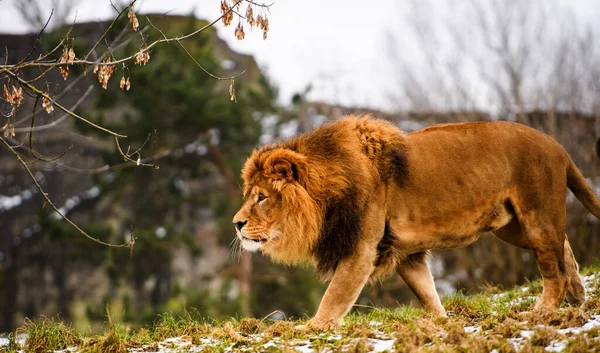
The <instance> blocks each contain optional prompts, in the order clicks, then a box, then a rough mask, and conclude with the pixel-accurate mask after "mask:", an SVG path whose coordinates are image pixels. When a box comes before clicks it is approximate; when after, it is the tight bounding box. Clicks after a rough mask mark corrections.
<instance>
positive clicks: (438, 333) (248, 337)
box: [0, 265, 600, 353]
mask: <svg viewBox="0 0 600 353" xmlns="http://www.w3.org/2000/svg"><path fill="white" fill-rule="evenodd" d="M582 275H583V279H584V282H585V286H586V290H587V302H586V303H585V304H584V305H583V306H582V307H581V308H575V307H569V306H567V305H566V304H565V305H564V306H563V307H562V308H561V309H560V310H558V311H556V312H552V313H546V314H539V313H532V312H529V311H528V310H530V309H531V308H532V307H533V304H534V303H535V300H536V297H537V296H538V295H539V294H540V292H541V284H540V282H531V283H529V284H528V285H525V286H521V287H516V288H513V289H511V290H507V291H501V290H499V289H498V288H496V287H492V286H490V287H488V288H485V289H484V292H485V293H482V294H477V295H473V296H465V295H463V294H456V295H452V296H448V297H445V298H444V299H443V300H442V302H443V304H444V306H445V307H446V309H447V310H448V318H434V317H431V316H429V315H428V314H427V313H425V312H424V311H422V310H420V309H415V308H412V307H406V306H399V307H398V308H396V309H378V308H371V309H370V310H369V311H368V312H367V313H352V314H350V315H349V316H348V317H346V320H345V324H344V325H343V326H342V327H339V328H337V329H335V330H333V331H331V332H326V333H325V332H306V331H302V330H298V329H296V326H297V325H300V324H303V323H306V319H304V320H286V321H272V320H270V319H269V318H264V319H262V320H260V319H253V318H243V319H240V320H235V319H231V320H227V321H222V322H218V321H211V320H207V319H198V318H196V317H195V315H194V313H190V314H189V315H187V316H186V317H180V318H175V317H173V316H171V315H169V314H165V315H162V316H161V317H159V318H158V319H157V321H156V323H155V324H154V325H153V326H152V327H148V328H141V329H137V330H131V329H129V328H127V327H125V326H123V325H120V324H117V323H112V322H110V321H111V320H110V319H109V323H107V329H106V331H105V332H103V333H101V334H97V335H87V336H85V335H81V334H79V333H77V332H75V331H74V330H72V329H71V328H69V327H68V326H67V325H65V324H64V323H62V322H60V321H59V320H54V319H47V318H43V319H37V320H35V321H27V322H25V324H24V326H23V327H21V328H19V329H18V330H17V331H16V332H15V333H13V334H11V335H9V336H6V337H1V338H0V353H4V352H18V351H25V352H47V351H54V352H58V351H60V352H64V353H66V352H69V351H71V352H118V353H119V352H123V353H125V352H130V353H141V352H297V351H299V352H336V351H345V352H383V351H390V352H468V353H476V352H493V353H504V352H563V351H564V352H600V265H598V266H595V267H590V268H586V269H584V270H583V271H582Z"/></svg>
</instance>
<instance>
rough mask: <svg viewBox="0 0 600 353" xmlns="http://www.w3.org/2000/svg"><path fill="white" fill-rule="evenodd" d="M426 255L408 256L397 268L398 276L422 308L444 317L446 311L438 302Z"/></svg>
mask: <svg viewBox="0 0 600 353" xmlns="http://www.w3.org/2000/svg"><path fill="white" fill-rule="evenodd" d="M426 257H427V256H426V253H425V252H420V253H416V254H412V255H409V256H408V258H407V259H405V260H404V261H403V262H401V263H400V265H399V266H398V270H397V271H398V274H399V275H400V277H402V279H403V280H404V282H406V285H408V287H409V288H410V289H411V290H412V291H413V293H415V295H416V296H417V298H419V301H420V302H421V305H423V308H424V309H425V310H427V311H429V312H431V313H433V314H435V315H439V316H445V315H446V310H445V309H444V307H443V306H442V303H441V302H440V297H439V296H438V293H437V291H436V290H435V284H434V283H433V276H432V275H431V271H430V270H429V266H428V265H427V259H426Z"/></svg>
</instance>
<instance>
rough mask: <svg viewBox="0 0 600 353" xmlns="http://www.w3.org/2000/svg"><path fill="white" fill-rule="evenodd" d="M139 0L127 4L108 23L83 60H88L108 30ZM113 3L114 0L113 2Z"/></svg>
mask: <svg viewBox="0 0 600 353" xmlns="http://www.w3.org/2000/svg"><path fill="white" fill-rule="evenodd" d="M136 1H137V0H133V1H132V2H131V3H130V4H129V5H127V6H126V7H125V8H124V9H123V10H122V11H121V12H119V14H118V15H117V17H115V19H114V20H113V21H112V22H111V23H110V25H108V27H107V28H106V31H104V33H103V34H102V36H101V37H100V39H98V40H97V41H96V43H95V44H94V46H93V47H92V49H90V51H89V52H88V53H87V54H86V55H85V56H84V57H83V60H87V58H88V57H89V56H90V54H92V52H93V51H94V50H95V49H96V47H97V46H98V44H100V42H102V40H103V39H104V37H106V35H108V32H110V30H111V29H112V27H113V26H114V24H115V23H116V22H117V21H118V20H119V18H121V16H122V15H123V14H124V13H125V11H127V10H129V9H130V8H131V7H132V6H133V4H135V2H136ZM111 5H112V2H111ZM113 7H114V5H113Z"/></svg>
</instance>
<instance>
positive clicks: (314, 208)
mask: <svg viewBox="0 0 600 353" xmlns="http://www.w3.org/2000/svg"><path fill="white" fill-rule="evenodd" d="M243 178H244V184H245V191H244V192H245V198H246V199H247V201H246V202H245V204H244V206H243V207H242V209H241V210H240V212H239V213H238V214H237V215H236V217H235V218H234V222H235V223H237V224H238V225H240V224H241V227H239V230H238V234H239V236H240V237H241V238H243V239H244V241H243V244H244V246H245V247H246V248H247V249H249V250H256V249H260V250H261V251H263V252H264V253H266V254H268V255H270V256H271V257H272V258H273V259H275V260H277V261H280V262H286V263H298V262H312V263H314V264H315V266H316V269H317V272H318V273H319V274H321V275H322V276H323V277H328V278H332V282H331V284H330V287H329V288H328V290H327V292H326V294H325V296H324V298H323V301H322V303H321V306H320V307H319V311H318V313H317V316H316V317H315V318H314V319H313V320H312V321H311V323H312V324H313V325H314V326H320V327H322V326H324V325H325V326H326V325H328V324H331V323H333V324H337V323H339V322H341V319H342V317H343V316H344V315H345V313H346V312H347V310H349V308H350V306H351V305H352V304H353V302H354V300H356V296H357V295H358V293H359V292H360V290H361V289H362V287H363V285H364V283H365V282H366V281H367V280H368V279H369V278H379V277H382V276H385V275H389V274H390V273H392V272H394V271H397V272H398V273H399V274H400V275H401V276H402V278H403V279H404V280H405V281H406V283H407V284H408V285H409V286H410V287H411V289H413V291H414V292H415V294H416V295H417V296H418V297H419V299H420V300H421V301H422V303H423V305H424V306H425V308H426V309H429V310H431V311H433V312H434V313H438V314H443V313H444V309H443V307H442V306H441V304H440V301H439V298H438V296H437V293H435V287H434V286H433V279H432V277H431V274H430V272H429V269H428V268H427V264H426V262H425V256H424V255H425V253H426V251H428V250H430V249H440V248H452V247H459V246H466V245H468V244H470V243H472V242H474V241H475V240H477V239H478V237H479V235H480V234H481V233H482V232H485V231H491V232H494V234H495V235H497V236H498V237H499V238H501V239H503V240H504V241H506V242H508V243H510V244H513V245H515V246H519V247H522V248H526V249H531V250H533V252H534V255H535V257H536V260H537V262H538V266H539V267H540V271H541V273H542V276H543V277H544V293H543V294H542V296H541V298H540V300H539V301H538V305H537V306H536V307H551V308H555V307H557V306H558V304H559V303H560V301H561V300H562V299H563V298H564V297H565V295H566V296H567V299H569V300H570V301H571V302H574V303H581V302H582V301H583V300H584V296H585V293H584V289H583V285H582V283H581V278H580V277H579V275H578V273H577V263H576V262H575V260H574V258H573V255H572V252H571V249H570V246H569V244H568V241H567V239H566V237H565V234H564V228H565V197H566V190H567V187H569V188H570V189H571V190H572V191H573V192H574V194H575V195H576V196H577V197H578V198H579V199H580V200H581V201H582V202H583V203H584V205H585V206H586V207H587V208H588V209H589V210H590V211H591V212H592V213H593V214H594V215H596V216H597V217H599V218H600V202H599V201H598V199H597V198H596V197H595V195H594V194H593V192H592V190H591V188H590V187H589V185H588V184H587V183H586V182H585V180H584V179H583V177H582V176H581V174H580V173H579V171H578V170H577V168H576V167H575V166H574V164H573V162H572V161H571V159H570V158H569V156H568V154H567V153H566V152H565V150H564V149H563V148H562V147H561V146H560V145H559V144H558V143H557V142H555V141H554V140H553V139H551V138H550V137H548V136H546V135H544V134H542V133H540V132H538V131H536V130H534V129H531V128H528V127H526V126H523V125H519V124H514V123H508V122H482V123H467V124H448V125H438V126H434V127H431V128H427V129H424V130H421V131H417V132H415V133H411V134H404V133H403V132H402V131H401V130H399V129H398V128H396V127H395V126H394V125H392V124H390V123H388V122H385V121H382V120H376V119H369V118H355V117H348V118H344V119H340V120H338V121H336V122H334V123H331V124H328V125H325V126H323V127H320V128H317V129H315V130H313V131H312V132H309V133H307V134H303V135H300V136H298V137H296V138H293V139H291V140H288V141H284V142H281V143H278V144H275V145H270V146H265V147H263V148H261V149H260V150H257V151H255V152H254V153H253V155H252V156H251V157H250V158H249V159H248V161H247V163H246V165H245V166H244V170H243ZM259 194H260V195H263V196H264V195H267V197H266V199H267V201H266V202H265V201H259V202H257V200H253V198H254V197H257V196H256V195H259ZM261 202H262V204H261ZM236 219H237V220H236ZM240 220H242V221H243V222H245V223H243V224H242V222H240ZM246 223H248V224H247V226H246V228H243V227H244V225H245V224H246Z"/></svg>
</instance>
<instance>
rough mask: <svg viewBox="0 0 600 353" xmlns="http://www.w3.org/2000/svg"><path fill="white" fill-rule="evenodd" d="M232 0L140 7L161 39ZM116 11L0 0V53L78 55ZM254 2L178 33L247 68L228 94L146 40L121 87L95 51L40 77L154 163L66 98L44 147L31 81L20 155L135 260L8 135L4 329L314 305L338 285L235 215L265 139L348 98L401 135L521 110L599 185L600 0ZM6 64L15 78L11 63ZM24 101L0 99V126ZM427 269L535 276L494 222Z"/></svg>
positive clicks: (392, 282)
mask: <svg viewBox="0 0 600 353" xmlns="http://www.w3.org/2000/svg"><path fill="white" fill-rule="evenodd" d="M112 4H113V5H114V7H115V8H116V9H119V8H123V7H124V6H125V5H127V4H128V3H119V2H118V1H113V2H112ZM220 4H221V2H220V1H217V0H196V1H192V0H179V1H178V0H172V1H169V2H164V1H158V0H145V1H139V2H138V3H136V4H135V7H134V9H135V12H136V13H137V16H138V19H139V22H140V30H141V32H142V33H143V36H145V38H146V42H148V43H150V42H152V41H153V40H156V39H159V38H162V36H163V34H162V33H161V32H160V31H158V30H156V29H155V28H154V27H156V28H159V29H160V30H162V31H163V32H164V34H165V35H167V36H169V37H173V36H179V35H182V34H184V33H189V32H192V31H194V30H195V29H198V28H200V27H202V26H204V25H206V24H207V21H213V20H214V19H216V18H217V17H219V16H220V6H221V5H220ZM115 8H113V7H112V6H111V2H109V1H108V0H107V1H96V0H79V1H78V0H1V1H0V49H1V50H0V62H2V63H8V64H11V63H16V62H18V61H19V60H21V59H22V58H24V57H26V56H27V54H28V53H29V52H30V50H31V49H32V48H34V47H35V51H34V53H33V57H37V56H38V55H40V54H41V53H44V52H47V51H48V50H50V49H51V48H53V47H55V46H56V45H57V44H58V43H59V42H60V40H61V39H63V38H64V37H65V34H66V33H67V31H69V30H71V34H70V36H71V38H73V39H72V42H71V43H72V45H73V48H74V51H75V53H76V55H77V56H78V57H80V55H81V54H80V53H86V52H88V51H89V50H90V48H92V46H93V45H94V43H95V42H96V41H98V39H99V38H101V37H102V35H103V33H104V32H105V31H106V29H107V27H108V26H109V24H110V22H111V21H112V20H113V19H114V18H115V17H116V15H117V11H116V10H115ZM52 9H54V14H53V17H52V20H51V21H50V23H49V24H48V27H47V29H46V31H45V32H44V34H43V35H42V36H41V41H40V43H39V44H38V45H35V46H34V43H35V40H36V37H37V33H38V32H39V30H40V29H41V28H42V27H43V26H44V24H45V23H46V20H47V19H48V16H49V15H50V12H51V11H52ZM244 9H245V4H244V5H243V6H242V10H244ZM261 11H264V15H265V16H268V18H269V21H270V23H269V27H270V30H269V32H268V37H267V39H266V40H263V35H262V33H261V32H260V30H258V29H256V28H254V31H251V30H250V28H246V35H245V37H246V38H245V39H244V40H241V41H240V40H238V39H237V38H236V36H235V35H234V27H235V26H236V25H237V22H234V23H233V25H232V26H229V27H224V26H223V24H222V23H221V22H218V23H217V24H216V25H215V26H213V27H212V28H210V29H208V30H206V31H203V32H201V33H200V34H199V35H196V36H194V37H192V38H189V39H187V40H186V41H185V42H182V43H184V44H185V46H186V48H187V50H188V51H189V52H190V54H191V56H193V57H194V58H195V59H196V61H197V62H199V63H201V65H202V66H203V67H204V68H205V69H207V70H209V71H211V72H214V73H216V74H218V75H219V76H223V77H227V76H232V75H237V74H239V73H241V72H242V71H245V72H244V74H243V75H242V76H241V77H239V78H237V79H236V80H235V98H236V99H235V101H231V100H230V91H229V90H230V81H229V80H225V81H223V80H216V79H214V78H211V77H210V76H208V75H207V74H205V73H204V72H203V71H202V70H200V69H199V68H198V66H197V65H196V64H195V63H194V62H193V61H192V60H190V58H189V57H188V55H187V54H186V53H185V52H184V51H183V50H181V48H179V46H177V45H176V44H164V45H159V46H157V47H155V48H153V49H152V51H151V52H150V61H149V62H148V63H147V64H146V65H130V66H127V67H118V71H117V72H116V73H115V74H114V75H115V76H114V77H113V79H112V80H111V81H110V82H109V83H108V87H107V89H103V88H102V87H101V85H100V84H99V83H98V82H97V79H96V75H95V74H93V73H92V69H91V68H89V67H78V66H74V67H71V68H70V76H69V77H68V79H67V80H63V78H62V77H61V72H60V70H58V69H54V70H51V71H48V72H47V73H45V74H44V78H43V80H42V81H41V87H43V88H44V89H45V90H47V91H48V92H50V93H51V94H52V95H53V96H54V95H56V99H57V101H59V102H60V103H61V104H63V105H64V106H66V107H73V109H74V110H75V112H76V113H77V114H79V115H81V116H84V117H86V118H88V119H90V120H92V121H94V122H96V123H99V124H101V125H102V126H104V127H107V128H109V129H111V130H113V131H116V132H119V133H122V134H124V135H127V136H128V138H127V139H126V140H123V141H122V142H121V144H122V146H123V148H127V146H129V147H130V148H131V150H132V151H133V150H135V149H138V148H140V146H142V150H141V151H142V155H143V156H144V157H146V159H144V160H143V161H144V162H147V163H151V164H152V163H156V164H157V165H158V166H160V169H156V170H155V169H153V168H141V167H136V166H135V165H133V166H128V167H125V166H122V165H121V164H122V163H123V158H122V156H121V155H120V154H119V153H118V151H116V150H115V146H114V144H113V141H112V138H110V136H107V135H106V134H103V133H99V132H98V131H97V130H94V129H91V128H90V127H89V126H88V125H85V124H82V123H81V122H79V121H78V120H76V119H73V118H71V117H69V116H66V115H65V114H64V113H63V112H61V111H59V110H58V109H55V110H54V111H53V112H51V113H49V114H47V113H46V112H45V111H42V112H41V113H39V114H38V115H39V116H38V117H37V119H36V121H35V126H36V127H39V129H37V130H36V132H35V138H34V142H35V149H36V150H39V151H43V152H44V153H45V154H46V155H52V156H60V158H58V159H57V160H54V161H52V162H44V161H41V160H39V159H36V158H31V155H30V154H29V153H30V151H29V150H28V149H27V145H28V144H29V142H28V141H26V140H28V138H27V136H28V135H27V134H28V133H30V131H31V126H30V125H31V124H32V119H31V112H32V111H33V110H34V101H35V99H27V98H28V97H25V98H26V99H24V101H23V105H22V106H21V107H20V108H19V111H18V112H17V114H16V116H15V119H14V121H12V123H14V127H15V136H5V137H6V138H7V140H8V141H9V142H11V143H12V144H13V145H15V146H18V148H17V150H18V151H19V152H20V153H21V154H22V155H24V156H27V157H28V161H29V162H28V163H29V164H28V165H29V167H30V168H31V169H32V172H33V173H34V175H35V177H36V179H37V180H38V181H39V182H40V184H41V186H42V187H43V188H44V189H45V191H46V192H48V193H49V195H50V197H51V198H52V200H53V201H54V202H55V203H56V204H57V206H58V207H60V210H61V211H62V212H63V213H65V214H67V215H68V217H70V218H71V219H72V220H74V221H75V222H76V223H77V224H78V225H80V226H81V227H82V228H83V229H85V230H86V231H87V232H88V233H89V234H90V235H92V236H94V237H97V238H99V239H101V240H105V241H110V242H115V243H122V242H126V241H128V240H129V236H130V234H131V230H132V229H133V233H134V234H135V236H136V244H135V250H134V252H133V255H132V256H130V253H129V251H128V250H127V249H113V248H108V247H105V246H102V245H99V244H96V243H94V242H92V241H90V240H88V239H85V238H83V237H82V236H81V235H80V234H79V233H78V232H77V231H76V230H74V229H73V228H72V227H71V226H70V225H68V224H67V223H66V222H65V221H64V220H62V219H61V218H60V216H59V215H58V214H57V213H56V212H54V211H53V210H52V209H51V208H50V207H49V206H48V205H47V204H46V203H45V202H44V200H43V198H42V196H41V195H40V193H39V191H38V190H37V188H36V187H35V185H34V184H33V182H32V180H31V179H30V178H29V176H28V175H27V174H26V172H25V170H24V169H23V168H22V166H21V165H20V164H19V163H18V161H17V160H16V158H15V156H14V155H13V154H11V153H10V151H9V150H8V149H6V148H2V149H0V333H2V332H8V331H10V330H13V329H14V328H15V327H17V326H19V325H21V324H22V323H23V319H24V318H25V317H30V318H32V317H38V316H41V315H45V316H56V315H59V316H60V317H61V318H62V319H64V320H67V321H69V322H71V323H72V324H73V325H74V326H75V327H76V328H78V329H80V330H82V331H88V330H92V331H94V330H97V329H99V327H100V325H102V324H103V322H105V321H106V314H107V311H109V312H110V313H111V316H112V317H113V320H118V321H121V322H125V323H129V324H131V325H145V324H149V323H152V322H153V320H154V319H155V317H156V315H157V314H159V313H162V312H165V311H170V312H173V313H175V314H178V313H181V314H183V313H185V312H187V311H190V310H192V308H195V309H197V310H198V312H199V313H200V314H201V315H203V316H210V317H213V318H220V317H227V316H238V317H239V316H246V315H252V316H255V317H259V318H262V317H265V316H266V315H269V314H271V313H273V311H275V310H279V311H280V312H279V313H277V314H275V317H290V316H294V317H301V316H303V315H311V314H312V313H314V311H315V310H316V307H317V305H318V302H319V300H320V297H321V295H322V293H323V291H324V289H325V284H322V283H319V282H318V281H316V279H315V278H314V276H313V274H312V271H311V269H308V268H290V267H283V266H280V265H276V264H273V263H271V262H270V261H269V260H268V259H267V258H265V257H263V256H261V255H259V254H252V255H250V254H247V253H243V254H239V253H238V252H236V251H232V249H230V247H229V245H230V243H231V241H232V240H233V237H234V231H233V227H232V226H231V218H232V216H233V214H234V213H235V211H236V210H237V208H238V207H239V206H240V204H241V190H240V179H239V171H240V168H241V166H242V164H243V162H244V161H245V158H246V157H247V155H248V154H249V153H250V152H251V150H252V148H253V147H255V146H258V145H261V144H264V143H268V142H271V141H274V140H276V139H278V138H287V137H290V136H293V135H295V134H298V133H301V132H303V131H307V130H310V129H312V128H313V127H315V126H317V125H319V124H322V123H324V122H326V121H329V120H332V119H336V118H338V117H340V116H342V115H344V114H351V113H354V114H364V113H370V114H373V115H374V116H376V117H380V118H385V119H388V120H391V121H393V122H394V123H396V124H397V125H398V126H400V127H401V128H402V129H404V130H405V131H407V132H411V131H414V130H418V129H421V128H423V127H426V126H429V125H432V124H437V123H450V122H466V121H479V120H509V121H517V122H520V123H523V124H527V125H530V126H532V127H534V128H536V129H539V130H541V131H544V132H546V133H548V134H550V135H551V136H553V137H554V138H555V139H557V140H558V141H559V142H560V143H561V144H562V145H563V146H564V147H565V148H566V150H567V151H568V152H569V154H570V155H571V157H572V158H573V160H574V161H575V163H576V164H577V165H578V167H579V168H580V169H581V171H582V172H583V174H584V175H585V176H586V177H587V180H588V181H589V182H590V184H592V185H593V186H594V188H595V190H596V194H597V195H600V162H599V161H598V158H597V157H596V155H595V152H594V143H595V141H596V138H597V137H600V23H598V21H594V19H597V18H598V16H599V15H600V3H598V2H597V1H594V0H589V1H585V0H577V1H566V0H565V1H559V0H532V1H520V0H486V1H480V0H453V1H441V0H440V1H434V0H429V1H416V0H413V1H408V0H407V1H402V2H396V1H392V0H387V1H378V2H376V3H369V2H364V1H362V2H359V1H327V2H322V1H317V0H311V1H277V2H275V3H273V4H272V6H270V7H269V9H268V10H267V9H262V10H261ZM130 27H131V25H130V23H129V20H128V19H127V17H125V16H123V18H121V19H119V21H117V22H116V23H115V25H114V26H113V27H112V28H111V29H110V30H109V31H108V32H107V36H106V38H105V39H104V40H103V41H102V42H101V43H100V45H99V46H98V48H96V50H97V51H98V52H102V51H106V50H107V49H109V51H110V52H111V53H112V55H113V56H114V57H117V58H119V57H123V56H125V55H131V54H132V53H135V52H136V51H137V50H138V49H139V47H140V38H141V37H140V34H139V32H133V31H131V30H130ZM94 55H95V54H94ZM92 59H94V56H92ZM41 73H42V71H40V69H39V68H31V69H26V70H24V71H23V72H22V75H23V77H25V78H34V77H36V76H38V75H40V74H41ZM121 77H129V79H130V84H131V90H122V89H120V87H119V79H120V78H121ZM0 80H3V82H4V83H5V84H6V83H7V82H8V81H7V78H6V76H5V75H3V74H1V73H0ZM10 109H11V108H10V106H9V104H8V103H6V102H4V101H1V102H0V111H1V112H2V114H3V115H2V116H0V126H2V125H4V124H5V123H6V121H5V120H6V119H8V118H6V117H7V116H8V113H7V112H8V111H9V110H10ZM22 142H24V143H23V144H22ZM19 144H21V145H19ZM3 147H4V146H3ZM69 148H70V149H69ZM67 149H69V152H68V153H66V154H64V155H61V153H62V152H64V151H65V150H67ZM567 201H568V203H567V207H568V210H567V213H568V223H567V234H568V235H569V239H570V242H571V245H572V247H573V250H574V252H575V256H576V258H577V259H578V261H579V263H580V264H581V265H586V264H591V263H594V262H595V261H597V259H598V256H599V254H600V223H599V222H598V220H596V219H595V218H593V216H591V215H590V214H589V213H588V212H587V211H586V210H585V209H584V208H583V207H582V206H581V204H580V203H579V202H578V201H577V200H575V199H574V197H573V196H572V195H571V194H569V195H567ZM430 265H431V266H432V270H433V273H434V276H435V277H436V285H437V286H438V289H439V291H440V293H441V294H442V295H443V294H447V293H452V292H455V291H459V290H462V291H464V292H467V293H473V292H477V291H480V290H484V289H486V288H488V289H489V288H490V286H500V287H510V286H512V285H515V284H519V283H524V282H526V281H529V280H532V279H535V278H538V277H539V274H538V271H537V268H536V266H535V261H534V259H533V256H532V255H531V254H530V253H529V252H526V251H522V250H519V249H516V248H514V247H511V246H509V245H507V244H505V243H503V242H501V241H500V240H499V239H496V238H494V237H493V236H492V235H489V234H486V235H484V236H482V237H481V239H480V240H479V241H478V242H477V243H475V244H473V245H471V246H469V247H467V248H463V249H454V250H448V251H435V252H434V253H433V256H432V258H431V260H430ZM409 302H410V303H412V304H413V305H416V306H418V303H417V301H416V299H415V298H414V296H413V295H412V294H411V293H410V290H408V288H407V287H406V286H405V285H404V283H403V282H402V280H401V279H400V278H399V277H397V276H393V277H392V278H390V279H388V280H387V281H385V282H383V283H376V284H374V285H371V286H368V287H367V288H365V290H364V291H363V293H362V294H361V297H360V299H359V304H363V305H366V306H370V305H373V306H395V305H397V303H409Z"/></svg>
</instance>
